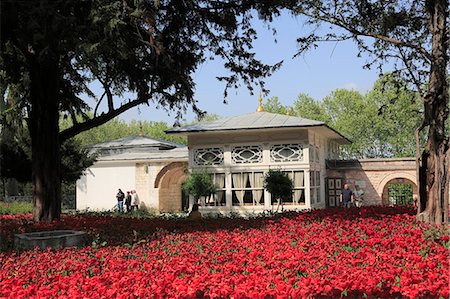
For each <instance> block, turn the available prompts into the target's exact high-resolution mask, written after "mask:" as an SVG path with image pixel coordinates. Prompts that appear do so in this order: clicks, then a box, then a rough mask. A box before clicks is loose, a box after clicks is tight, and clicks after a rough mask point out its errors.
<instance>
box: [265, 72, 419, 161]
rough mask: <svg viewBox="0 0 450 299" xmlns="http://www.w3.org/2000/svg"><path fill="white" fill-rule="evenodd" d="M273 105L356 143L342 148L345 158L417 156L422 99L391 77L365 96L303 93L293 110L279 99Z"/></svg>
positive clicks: (348, 92)
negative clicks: (318, 97) (416, 132)
mask: <svg viewBox="0 0 450 299" xmlns="http://www.w3.org/2000/svg"><path fill="white" fill-rule="evenodd" d="M270 106H272V107H278V109H272V110H274V111H275V110H276V111H279V113H285V114H288V112H289V114H290V115H295V116H300V117H304V118H308V119H313V120H319V121H323V122H325V123H326V124H328V125H329V126H330V127H332V128H334V129H336V130H337V131H339V132H341V133H342V134H344V136H346V137H347V138H349V139H350V140H351V141H352V144H350V145H345V146H342V147H341V149H342V151H341V158H343V159H349V158H358V159H360V158H375V157H379V158H380V157H411V156H414V153H415V142H414V139H415V137H414V131H415V128H416V127H417V125H418V124H420V121H421V117H422V109H421V105H420V97H419V96H418V94H417V93H416V92H413V91H410V90H409V89H408V88H406V83H405V82H404V81H401V80H396V79H395V78H392V77H391V76H389V74H386V75H385V76H382V77H380V79H378V80H377V81H376V82H375V84H374V86H373V88H372V89H371V90H369V91H368V92H367V93H366V94H364V95H363V94H361V93H360V92H359V91H356V90H348V89H337V90H334V91H332V92H331V93H330V94H329V95H328V96H326V97H325V98H324V99H322V100H321V101H318V100H315V99H314V98H312V97H310V96H308V95H305V94H300V95H299V96H298V98H297V100H296V101H295V102H294V105H293V107H290V106H287V105H286V106H285V105H281V103H280V102H279V101H278V99H277V103H276V104H275V105H274V104H273V103H271V105H270ZM270 106H269V105H268V107H270ZM281 107H282V109H280V108H281ZM422 140H423V136H422Z"/></svg>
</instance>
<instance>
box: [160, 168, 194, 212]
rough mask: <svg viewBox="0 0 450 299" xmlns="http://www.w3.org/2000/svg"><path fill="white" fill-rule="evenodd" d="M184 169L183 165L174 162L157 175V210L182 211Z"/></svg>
mask: <svg viewBox="0 0 450 299" xmlns="http://www.w3.org/2000/svg"><path fill="white" fill-rule="evenodd" d="M185 169H186V164H185V163H180V162H174V163H171V164H169V165H167V166H166V167H164V168H163V169H161V171H160V172H159V173H158V177H157V183H158V188H159V191H158V192H159V210H160V211H161V212H176V211H180V210H181V209H182V206H181V201H182V191H181V185H182V184H183V182H184V181H185V179H186V172H185ZM155 184H156V182H155Z"/></svg>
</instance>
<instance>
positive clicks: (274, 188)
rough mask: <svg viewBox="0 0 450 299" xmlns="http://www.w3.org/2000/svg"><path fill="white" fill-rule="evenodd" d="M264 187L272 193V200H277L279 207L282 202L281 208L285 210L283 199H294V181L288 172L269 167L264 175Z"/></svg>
mask: <svg viewBox="0 0 450 299" xmlns="http://www.w3.org/2000/svg"><path fill="white" fill-rule="evenodd" d="M264 189H266V190H267V191H268V192H269V193H270V194H271V196H272V200H276V201H277V202H278V208H279V207H280V204H281V210H283V201H290V200H292V190H293V189H294V183H293V182H292V180H291V179H290V178H289V176H288V174H287V173H284V172H283V171H281V170H279V169H277V170H274V169H269V171H268V172H267V173H266V175H265V176H264ZM278 208H277V211H278Z"/></svg>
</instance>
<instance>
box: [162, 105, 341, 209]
mask: <svg viewBox="0 0 450 299" xmlns="http://www.w3.org/2000/svg"><path fill="white" fill-rule="evenodd" d="M168 133H169V134H182V135H185V136H187V138H188V149H189V169H190V171H192V172H195V171H206V172H208V173H210V174H211V175H212V177H213V180H214V183H215V185H216V188H217V192H216V194H214V195H212V196H209V197H207V198H202V199H201V200H200V205H201V210H202V211H203V212H212V213H213V212H230V211H234V212H239V213H246V212H262V211H264V210H274V209H277V208H278V207H279V203H278V201H276V200H274V199H272V198H271V194H270V193H268V192H267V191H265V190H264V188H263V180H264V176H265V175H266V173H267V172H268V171H269V169H280V170H282V171H283V172H286V173H287V174H288V176H289V177H290V178H291V180H292V181H293V184H294V191H293V194H292V198H291V199H290V200H287V201H284V202H283V203H282V205H283V208H284V209H292V210H299V209H311V208H323V207H325V183H324V182H325V177H326V165H325V160H326V159H331V158H335V157H336V156H337V154H338V148H339V145H340V144H346V143H349V141H348V140H347V139H346V138H345V137H343V136H342V135H341V134H339V133H338V132H336V131H334V130H333V129H331V128H329V127H328V126H326V125H325V124H324V123H323V122H319V121H313V120H308V119H304V118H300V117H293V116H286V115H280V114H273V113H267V112H255V113H250V114H246V115H241V116H235V117H229V118H224V119H219V120H217V121H212V122H205V123H199V124H194V125H190V126H185V127H181V128H174V129H172V130H169V131H168ZM191 204H192V203H191Z"/></svg>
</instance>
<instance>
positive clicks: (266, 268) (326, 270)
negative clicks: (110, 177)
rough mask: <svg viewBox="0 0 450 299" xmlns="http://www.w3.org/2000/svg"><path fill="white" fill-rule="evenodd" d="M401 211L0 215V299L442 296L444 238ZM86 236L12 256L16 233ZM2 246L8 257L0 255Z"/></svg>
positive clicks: (444, 292)
mask: <svg viewBox="0 0 450 299" xmlns="http://www.w3.org/2000/svg"><path fill="white" fill-rule="evenodd" d="M413 214H414V211H413V210H412V209H410V208H408V207H397V208H389V207H365V208H361V209H349V210H342V209H329V210H316V211H313V212H309V213H285V214H283V215H281V216H277V217H274V218H263V217H260V218H255V219H250V220H245V219H237V218H234V219H232V218H221V219H206V220H204V221H201V222H188V221H185V220H164V219H149V218H147V219H133V218H124V217H96V216H69V215H64V216H63V218H62V221H60V222H58V223H52V224H32V223H31V221H30V216H29V215H25V216H24V215H22V216H0V221H1V237H2V242H3V243H4V244H5V243H6V245H4V252H3V253H0V298H3V297H6V298H30V297H32V298H55V297H60V298H195V297H200V298H304V297H310V298H312V297H313V298H315V297H341V296H348V297H384V298H385V297H409V298H416V297H424V298H430V297H434V298H439V297H443V298H448V297H449V295H450V293H449V285H448V282H449V259H448V256H449V246H450V240H449V237H448V232H446V231H445V229H444V228H443V227H441V228H435V227H431V226H428V225H424V224H420V223H416V222H415V221H414V215H413ZM64 228H66V229H76V230H85V231H88V232H89V234H90V235H91V236H92V237H93V240H94V242H93V243H92V244H93V245H92V246H89V247H86V248H82V249H62V250H53V251H52V250H46V251H39V250H33V251H25V252H22V253H16V252H15V251H12V250H10V248H9V249H8V246H10V244H11V239H12V238H13V234H14V233H17V232H24V231H36V230H45V229H64ZM5 246H6V251H5Z"/></svg>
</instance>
